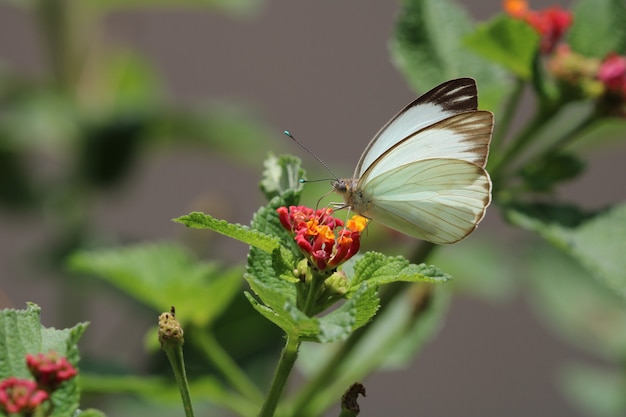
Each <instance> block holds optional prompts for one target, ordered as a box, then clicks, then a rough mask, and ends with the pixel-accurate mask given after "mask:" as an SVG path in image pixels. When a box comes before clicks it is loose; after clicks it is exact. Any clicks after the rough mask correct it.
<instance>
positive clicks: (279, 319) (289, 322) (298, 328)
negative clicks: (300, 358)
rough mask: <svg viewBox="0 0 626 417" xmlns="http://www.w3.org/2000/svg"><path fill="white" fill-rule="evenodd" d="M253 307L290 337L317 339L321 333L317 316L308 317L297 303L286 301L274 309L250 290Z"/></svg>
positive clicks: (249, 296) (248, 296)
mask: <svg viewBox="0 0 626 417" xmlns="http://www.w3.org/2000/svg"><path fill="white" fill-rule="evenodd" d="M245 294H246V297H247V298H248V301H250V304H252V307H254V309H255V310H256V311H258V312H259V313H261V315H263V317H265V318H266V319H268V320H269V321H271V322H272V323H274V324H275V325H277V326H278V327H280V328H281V329H282V330H283V331H284V332H285V333H286V334H287V335H288V336H289V337H294V338H300V339H303V340H316V339H317V337H318V336H319V334H320V326H319V321H318V319H317V318H315V317H307V316H306V315H305V314H304V313H303V312H301V311H300V310H298V309H297V308H296V307H295V305H293V304H291V303H289V302H286V303H285V304H284V306H282V307H278V308H275V309H272V308H270V307H268V306H265V305H262V304H260V303H259V302H258V301H257V300H256V299H255V298H254V297H252V295H250V294H249V293H248V292H246V293H245Z"/></svg>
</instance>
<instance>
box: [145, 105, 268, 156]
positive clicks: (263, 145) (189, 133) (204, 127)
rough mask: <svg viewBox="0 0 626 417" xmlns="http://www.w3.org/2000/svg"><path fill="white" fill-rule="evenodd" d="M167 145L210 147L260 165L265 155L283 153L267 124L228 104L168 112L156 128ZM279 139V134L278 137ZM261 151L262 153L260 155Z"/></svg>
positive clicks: (156, 122)
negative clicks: (197, 144)
mask: <svg viewBox="0 0 626 417" xmlns="http://www.w3.org/2000/svg"><path fill="white" fill-rule="evenodd" d="M153 128H154V134H155V135H158V136H159V137H161V138H162V141H163V142H166V143H167V142H174V143H176V144H179V143H180V141H181V140H186V141H188V142H190V143H199V144H202V145H208V146H210V147H211V149H213V150H217V151H219V152H222V153H224V154H226V155H228V156H229V157H230V158H231V159H233V160H234V161H238V162H242V163H246V164H250V165H253V166H259V165H260V161H261V157H260V156H261V155H266V154H267V153H269V152H272V151H277V150H279V149H278V148H279V143H278V142H277V141H275V140H274V136H273V135H272V134H270V133H268V131H269V129H268V127H267V126H266V124H265V123H264V122H261V121H259V120H257V118H256V117H255V116H254V115H253V114H252V112H251V111H249V110H246V109H244V108H242V107H241V106H235V105H232V104H227V103H217V104H213V105H206V106H204V107H201V106H196V107H195V108H194V109H185V110H180V109H175V108H170V109H165V110H164V111H163V112H162V113H161V114H159V117H158V119H157V120H155V124H154V125H153ZM276 137H278V135H276ZM260 150H261V152H260Z"/></svg>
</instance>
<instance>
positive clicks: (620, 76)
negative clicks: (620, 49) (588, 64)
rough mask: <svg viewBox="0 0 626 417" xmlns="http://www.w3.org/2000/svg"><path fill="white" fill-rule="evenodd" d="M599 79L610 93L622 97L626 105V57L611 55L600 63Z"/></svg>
mask: <svg viewBox="0 0 626 417" xmlns="http://www.w3.org/2000/svg"><path fill="white" fill-rule="evenodd" d="M597 77H598V80H600V81H601V82H602V84H604V86H605V87H606V90H607V92H608V93H612V94H615V95H617V96H619V97H621V99H622V101H623V102H624V103H626V56H621V55H617V54H615V53H612V54H609V55H608V56H607V57H606V58H604V60H603V61H602V62H601V63H600V68H599V69H598V74H597Z"/></svg>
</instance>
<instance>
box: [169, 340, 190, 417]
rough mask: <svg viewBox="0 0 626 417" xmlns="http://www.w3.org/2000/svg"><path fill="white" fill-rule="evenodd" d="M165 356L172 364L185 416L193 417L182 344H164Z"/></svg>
mask: <svg viewBox="0 0 626 417" xmlns="http://www.w3.org/2000/svg"><path fill="white" fill-rule="evenodd" d="M163 350H164V351H165V353H166V355H167V358H168V359H169V361H170V364H171V365H172V370H173V371H174V377H175V378H176V384H177V385H178V390H179V391H180V397H181V399H182V402H183V407H184V409H185V416H186V417H194V414H193V406H192V404H191V396H190V395H189V383H188V381H187V373H186V372H185V361H184V359H183V347H182V344H178V345H171V344H169V345H164V346H163Z"/></svg>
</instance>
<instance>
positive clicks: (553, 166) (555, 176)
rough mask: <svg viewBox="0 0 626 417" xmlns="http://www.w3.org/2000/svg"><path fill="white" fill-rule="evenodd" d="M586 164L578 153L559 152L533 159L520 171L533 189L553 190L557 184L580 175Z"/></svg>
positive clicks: (527, 184) (528, 185)
mask: <svg viewBox="0 0 626 417" xmlns="http://www.w3.org/2000/svg"><path fill="white" fill-rule="evenodd" d="M584 169H585V164H584V162H583V161H582V159H580V158H579V157H578V156H577V155H575V154H572V153H558V154H549V155H544V156H542V157H541V158H539V159H533V160H532V161H531V162H530V163H528V164H527V165H526V166H524V168H523V169H522V171H521V172H520V174H521V177H522V178H523V180H524V182H525V183H526V186H527V187H528V188H529V189H531V190H533V191H542V192H544V191H551V190H552V189H553V188H554V186H555V185H558V184H559V183H561V182H564V181H567V180H571V179H573V178H575V177H577V176H578V175H580V174H581V173H582V172H583V171H584Z"/></svg>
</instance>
